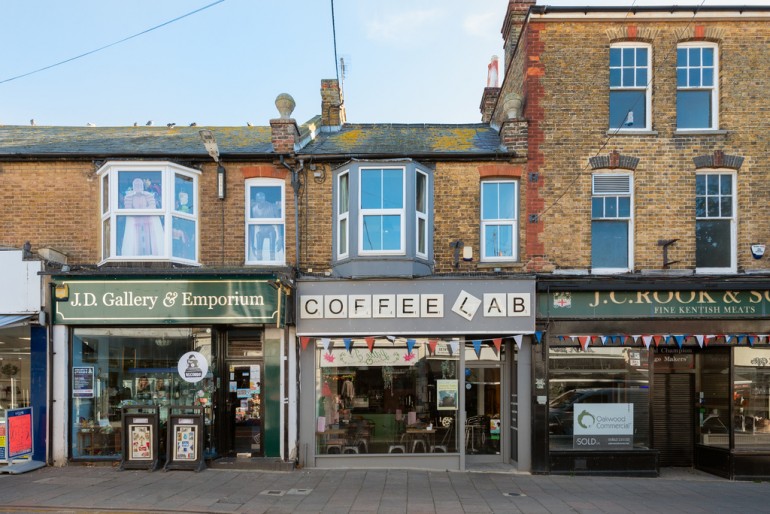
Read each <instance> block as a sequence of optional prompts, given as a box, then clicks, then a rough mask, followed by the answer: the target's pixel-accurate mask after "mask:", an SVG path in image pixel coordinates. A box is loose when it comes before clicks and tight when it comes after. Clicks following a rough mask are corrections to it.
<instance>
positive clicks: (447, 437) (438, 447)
mask: <svg viewBox="0 0 770 514" xmlns="http://www.w3.org/2000/svg"><path fill="white" fill-rule="evenodd" d="M454 427H455V424H454V420H453V421H452V422H451V423H449V426H447V427H446V432H444V437H442V438H441V442H440V443H435V444H432V445H430V452H431V453H437V452H438V451H441V452H444V453H449V441H451V439H452V433H453V430H454Z"/></svg>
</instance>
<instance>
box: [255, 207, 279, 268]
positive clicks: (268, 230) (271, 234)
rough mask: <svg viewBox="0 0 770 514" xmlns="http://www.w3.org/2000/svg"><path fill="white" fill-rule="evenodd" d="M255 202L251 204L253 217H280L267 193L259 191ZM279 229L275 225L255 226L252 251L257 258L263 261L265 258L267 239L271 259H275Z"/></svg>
mask: <svg viewBox="0 0 770 514" xmlns="http://www.w3.org/2000/svg"><path fill="white" fill-rule="evenodd" d="M254 200H255V201H254V204H253V205H252V206H251V217H252V218H269V219H275V218H277V217H278V213H277V212H276V208H275V204H273V203H271V202H268V201H267V200H266V199H265V193H262V192H258V193H257V194H256V196H255V198H254ZM278 238H279V236H278V229H277V228H276V226H275V225H257V226H256V227H255V232H254V239H253V241H252V251H253V252H254V257H255V258H256V260H258V261H261V260H263V259H264V257H263V252H264V244H265V240H266V239H267V242H268V248H269V252H270V260H271V261H274V260H275V245H276V242H277V240H278Z"/></svg>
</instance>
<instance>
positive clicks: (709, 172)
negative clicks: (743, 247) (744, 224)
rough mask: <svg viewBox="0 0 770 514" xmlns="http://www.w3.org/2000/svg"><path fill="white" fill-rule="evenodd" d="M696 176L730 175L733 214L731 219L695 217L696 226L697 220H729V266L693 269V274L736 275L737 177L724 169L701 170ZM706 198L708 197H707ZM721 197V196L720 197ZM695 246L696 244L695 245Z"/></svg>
mask: <svg viewBox="0 0 770 514" xmlns="http://www.w3.org/2000/svg"><path fill="white" fill-rule="evenodd" d="M696 175H730V176H731V178H732V200H733V203H732V206H733V209H732V210H733V212H732V216H731V217H725V216H706V217H697V216H696V218H695V223H696V225H697V223H698V220H710V219H721V220H730V266H727V267H722V268H706V267H701V268H698V267H696V268H695V273H699V274H704V275H708V274H722V273H737V271H738V249H737V247H738V245H737V237H738V189H737V188H738V175H737V174H736V173H735V172H734V171H733V170H725V169H701V170H698V172H697V174H696ZM707 196H708V195H707ZM720 196H721V195H720ZM695 198H696V195H695V194H693V199H695ZM696 230H697V226H696ZM696 244H697V243H696ZM695 250H696V251H695V252H694V255H695V259H694V260H695V261H696V262H697V246H696V248H695Z"/></svg>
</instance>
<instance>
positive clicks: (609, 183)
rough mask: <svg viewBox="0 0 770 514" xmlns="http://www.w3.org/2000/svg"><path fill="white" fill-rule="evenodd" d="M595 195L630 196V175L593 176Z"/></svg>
mask: <svg viewBox="0 0 770 514" xmlns="http://www.w3.org/2000/svg"><path fill="white" fill-rule="evenodd" d="M593 179H594V194H595V195H630V194H631V175H608V174H601V175H594V176H593Z"/></svg>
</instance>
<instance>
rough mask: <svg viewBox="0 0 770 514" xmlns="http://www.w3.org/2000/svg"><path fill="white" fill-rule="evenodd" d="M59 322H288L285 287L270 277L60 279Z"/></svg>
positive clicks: (56, 287)
mask: <svg viewBox="0 0 770 514" xmlns="http://www.w3.org/2000/svg"><path fill="white" fill-rule="evenodd" d="M54 282H55V284H54V301H53V310H54V323H57V324H82V325H108V324H117V323H119V324H148V323H163V324H187V323H260V324H262V323H265V324H268V323H270V324H276V325H277V326H282V325H283V322H284V321H285V312H286V293H285V291H284V288H283V287H282V286H281V285H280V284H279V285H274V281H272V280H268V279H255V280H230V279H195V280H182V279H180V280H174V279H172V280H147V279H145V280H143V279H137V280H55V281H54Z"/></svg>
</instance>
